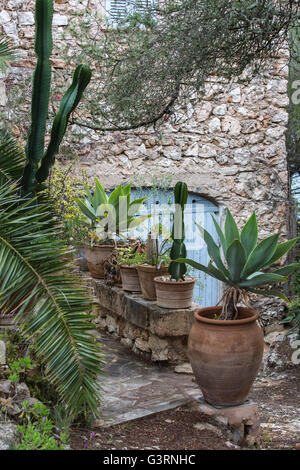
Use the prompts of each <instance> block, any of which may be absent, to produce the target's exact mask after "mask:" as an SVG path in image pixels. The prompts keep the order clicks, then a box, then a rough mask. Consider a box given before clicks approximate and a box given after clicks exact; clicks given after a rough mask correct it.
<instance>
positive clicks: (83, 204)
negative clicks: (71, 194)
mask: <svg viewBox="0 0 300 470" xmlns="http://www.w3.org/2000/svg"><path fill="white" fill-rule="evenodd" d="M85 190H86V197H85V198H84V199H79V198H77V199H76V202H77V204H78V207H79V208H80V210H81V211H82V213H83V215H84V216H85V217H86V218H87V220H88V223H89V225H90V228H91V230H92V231H93V232H94V236H93V237H92V242H93V240H94V239H95V238H96V236H97V239H98V241H104V242H105V241H106V242H107V240H108V239H109V240H110V239H112V238H113V237H114V236H115V235H117V236H122V234H124V233H127V232H128V231H129V230H132V229H134V228H136V227H138V226H139V225H140V224H141V223H142V222H144V221H145V220H146V219H147V218H148V217H149V216H137V212H138V211H139V210H140V207H141V205H142V204H143V202H144V200H145V199H147V198H146V197H141V198H138V199H135V200H134V201H131V184H128V185H127V186H124V187H122V185H120V186H118V187H117V188H115V189H114V191H113V192H112V193H111V194H110V196H107V194H106V192H105V190H104V188H103V186H102V184H101V183H100V181H99V180H98V179H97V178H96V179H95V189H94V192H93V194H92V192H91V191H90V190H89V188H88V187H87V186H85ZM95 234H96V235H95Z"/></svg>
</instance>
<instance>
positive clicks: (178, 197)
mask: <svg viewBox="0 0 300 470" xmlns="http://www.w3.org/2000/svg"><path fill="white" fill-rule="evenodd" d="M187 197H188V190H187V185H186V183H182V182H180V181H179V182H178V183H176V185H175V188H174V199H175V204H176V206H175V214H174V223H173V227H172V234H171V237H172V240H173V244H172V248H171V251H170V258H171V263H170V265H169V274H170V275H171V279H175V280H176V281H179V279H182V280H184V275H185V273H186V269H187V268H186V266H185V264H184V263H178V262H177V261H175V260H177V258H184V257H185V256H186V247H185V244H184V239H185V230H184V207H185V205H186V203H187Z"/></svg>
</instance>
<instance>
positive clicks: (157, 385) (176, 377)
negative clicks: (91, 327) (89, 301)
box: [97, 333, 202, 426]
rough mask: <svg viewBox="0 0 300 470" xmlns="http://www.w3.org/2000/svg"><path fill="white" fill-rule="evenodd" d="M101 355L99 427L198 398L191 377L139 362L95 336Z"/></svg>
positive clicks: (110, 340) (111, 340)
mask: <svg viewBox="0 0 300 470" xmlns="http://www.w3.org/2000/svg"><path fill="white" fill-rule="evenodd" d="M99 335H100V338H99V339H100V341H101V343H102V347H103V352H104V354H105V362H106V365H105V376H104V378H101V382H102V389H103V394H102V396H103V401H102V407H101V420H98V422H97V425H99V426H110V425H112V424H118V423H122V422H125V421H129V420H132V419H136V418H141V417H143V416H146V415H149V414H152V413H157V412H159V411H164V410H168V409H171V408H175V407H177V406H180V405H182V404H185V403H188V402H189V401H190V400H191V399H193V398H198V397H201V396H202V395H201V392H200V390H199V388H198V387H197V385H196V384H195V382H193V376H192V375H188V374H177V373H175V372H174V369H173V368H172V367H170V366H165V365H157V364H152V363H148V362H145V361H142V360H141V359H139V358H138V357H137V356H135V355H134V354H133V353H132V352H130V351H129V350H128V348H126V346H123V345H122V344H121V343H120V342H119V341H118V340H117V339H114V338H112V337H110V336H108V335H106V334H104V333H99Z"/></svg>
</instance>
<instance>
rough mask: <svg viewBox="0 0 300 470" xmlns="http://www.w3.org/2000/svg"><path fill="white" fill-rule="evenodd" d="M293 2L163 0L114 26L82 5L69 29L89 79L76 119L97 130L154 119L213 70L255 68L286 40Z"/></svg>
mask: <svg viewBox="0 0 300 470" xmlns="http://www.w3.org/2000/svg"><path fill="white" fill-rule="evenodd" d="M297 10H298V1H294V0H290V1H287V0H279V1H277V0H276V1H274V0H256V1H254V0H243V1H233V0H180V1H179V0H167V1H166V2H164V6H163V7H156V8H155V7H152V9H148V10H146V9H145V11H144V13H140V10H139V13H133V14H131V15H130V16H128V17H127V18H126V19H121V20H120V22H119V23H118V24H117V25H114V27H109V25H107V24H104V22H103V19H101V18H99V17H97V15H96V14H95V12H91V11H90V12H85V13H83V16H82V17H80V16H79V18H78V17H76V18H75V20H74V22H73V26H72V27H71V28H70V31H71V33H72V35H73V37H74V38H75V39H76V44H77V46H78V51H77V52H76V54H77V56H78V57H79V59H80V60H84V61H85V62H87V63H89V64H90V65H91V66H92V67H93V68H94V80H93V81H92V84H91V85H90V88H89V98H88V99H87V100H85V103H84V104H83V106H82V107H81V110H82V112H81V113H80V116H79V117H77V119H76V122H77V123H79V124H81V125H83V126H87V127H90V128H94V129H96V130H97V129H98V130H113V129H115V130H117V129H118V130H126V129H130V128H137V127H139V126H141V125H148V124H152V123H154V122H156V121H158V120H159V119H160V118H162V117H164V116H166V115H168V114H170V113H172V111H173V109H174V103H176V102H177V100H178V99H180V98H184V97H186V96H189V95H190V93H191V92H194V91H195V90H196V91H197V92H199V93H200V94H201V93H203V91H204V85H205V82H206V81H207V79H208V78H209V77H211V76H215V77H218V78H224V79H231V78H233V77H237V76H241V74H242V73H243V72H244V71H246V70H248V71H249V66H251V67H250V68H251V73H252V74H253V73H257V72H258V71H259V70H260V68H261V66H262V64H263V63H264V61H265V60H266V59H267V58H269V57H270V56H272V55H273V54H276V51H277V50H278V49H279V48H280V47H282V45H283V44H284V41H285V40H286V38H287V33H288V29H289V27H290V26H291V25H292V24H293V23H294V21H295V20H296V17H297ZM67 55H68V54H65V56H66V57H67ZM86 114H87V115H88V118H85V116H86Z"/></svg>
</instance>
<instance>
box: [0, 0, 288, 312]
mask: <svg viewBox="0 0 300 470" xmlns="http://www.w3.org/2000/svg"><path fill="white" fill-rule="evenodd" d="M103 1H105V0H103ZM99 2H100V0H55V2H54V3H55V6H54V9H55V13H54V26H53V31H54V44H55V50H54V53H53V57H52V65H53V67H54V68H56V69H57V70H58V69H62V68H63V61H62V60H61V58H60V57H59V45H60V41H61V34H62V32H63V31H64V30H65V28H66V27H67V25H68V23H69V21H70V19H71V17H72V15H74V13H76V11H78V10H81V11H82V10H84V9H88V8H98V7H99ZM33 12H34V0H9V1H7V0H0V27H1V29H2V33H3V34H6V35H8V36H9V37H11V38H13V39H14V41H15V42H16V44H17V45H18V48H19V51H20V55H21V58H20V59H19V61H18V62H17V63H16V64H14V66H13V67H12V68H11V69H10V70H9V71H8V74H7V75H6V76H5V77H2V79H0V106H6V104H7V90H6V88H7V83H8V82H9V81H12V80H14V79H15V80H19V81H20V80H21V79H22V76H23V75H24V76H25V75H26V73H27V74H28V72H31V71H32V68H33V67H34V63H35V57H34V50H33V37H34V15H33ZM287 75H288V51H287V50H286V49H285V48H282V50H281V51H280V53H279V55H278V57H276V58H274V59H272V61H270V62H269V63H268V64H267V65H266V67H265V68H264V70H263V71H262V72H261V74H260V75H259V76H257V77H256V78H254V79H253V80H252V81H251V82H250V83H245V82H244V81H243V80H242V79H241V80H236V81H235V82H232V83H230V84H224V82H223V81H222V80H221V79H220V78H218V77H214V78H212V79H211V80H210V81H209V82H208V83H207V86H206V94H205V96H204V98H203V99H201V100H199V99H198V98H197V96H195V97H194V98H192V99H191V100H190V102H189V104H188V105H186V106H185V109H180V108H178V109H177V111H176V114H175V118H174V119H172V120H171V121H167V122H165V123H163V124H162V125H161V126H160V127H159V128H158V129H139V130H137V131H128V132H111V133H102V134H99V133H95V132H93V131H90V130H88V131H87V130H85V131H84V130H82V129H78V128H77V126H75V125H73V126H72V127H71V129H70V131H69V135H71V133H73V134H74V133H75V134H76V133H77V134H78V133H84V134H85V135H84V136H83V137H82V139H81V141H80V144H78V145H77V146H76V148H74V150H75V151H76V152H77V153H78V155H79V167H80V168H84V169H85V170H86V172H87V175H88V176H89V177H90V178H93V177H95V176H97V177H98V178H99V179H100V181H101V182H102V183H103V184H104V185H105V186H106V187H107V188H109V187H112V186H115V185H117V184H119V183H123V182H127V181H136V180H138V179H140V181H142V182H143V184H145V185H149V186H150V185H151V184H152V181H153V177H154V176H159V178H161V179H163V178H164V177H166V176H168V175H172V177H173V181H172V184H174V183H175V182H176V181H178V180H183V181H186V182H187V183H188V186H189V190H190V191H193V192H196V193H198V194H200V195H202V196H204V197H207V198H209V199H211V200H213V201H214V202H216V203H217V204H218V205H220V206H221V207H223V208H224V207H229V208H230V210H231V211H232V213H233V215H234V216H235V217H237V219H238V222H239V223H240V224H242V223H244V222H245V221H246V219H247V218H248V217H249V216H250V214H251V213H252V211H253V210H255V211H256V213H257V216H258V221H259V229H260V235H261V237H265V236H268V235H270V234H272V233H274V232H275V231H280V232H281V233H282V236H283V238H284V237H285V236H286V233H287V213H288V206H287V197H288V176H287V162H286V148H285V131H286V124H287V120H288V114H287V111H286V107H287V105H288V96H287ZM20 77H21V78H20ZM74 171H79V170H78V168H77V169H76V170H74ZM275 310H276V309H275Z"/></svg>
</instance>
